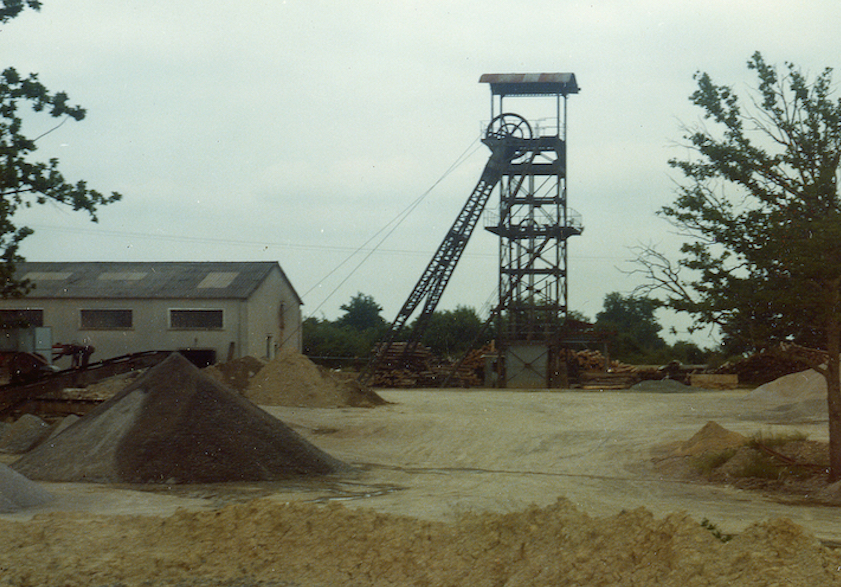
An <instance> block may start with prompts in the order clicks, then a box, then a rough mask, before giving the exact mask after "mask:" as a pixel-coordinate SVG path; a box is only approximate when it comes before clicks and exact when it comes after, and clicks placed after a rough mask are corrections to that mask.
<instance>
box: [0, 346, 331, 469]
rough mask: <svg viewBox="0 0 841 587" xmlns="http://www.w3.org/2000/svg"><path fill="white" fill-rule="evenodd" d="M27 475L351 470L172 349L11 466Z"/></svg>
mask: <svg viewBox="0 0 841 587" xmlns="http://www.w3.org/2000/svg"><path fill="white" fill-rule="evenodd" d="M12 467H13V468H14V469H15V470H17V471H18V472H20V473H22V474H24V475H26V476H27V477H29V478H30V479H37V480H44V481H94V482H105V483H120V482H122V483H211V482H224V481H266V480H273V479H280V478H284V477H289V476H295V475H316V474H328V473H334V472H337V471H341V470H343V469H345V466H344V465H343V464H342V463H341V462H339V461H337V460H336V459H334V458H332V457H330V456H329V455H327V454H325V453H323V452H322V451H320V450H319V449H317V448H316V447H315V446H313V445H312V444H310V443H309V442H307V441H306V440H304V439H303V438H302V437H300V436H299V435H298V434H297V433H296V432H294V431H293V430H292V429H291V428H290V427H288V426H287V425H286V424H284V423H283V422H281V421H280V420H277V419H276V418H274V417H273V416H271V415H269V414H268V413H266V412H265V411H263V410H261V409H260V408H258V407H257V406H255V405H254V404H252V403H250V402H249V401H247V400H245V399H244V398H243V397H241V396H240V395H238V394H237V393H235V392H233V391H231V390H230V389H228V388H227V387H225V386H224V385H222V384H220V383H219V382H217V381H216V380H214V379H213V378H211V377H209V376H207V375H205V374H204V373H202V372H201V371H200V370H199V369H197V368H196V367H195V366H193V365H192V364H191V363H190V362H189V361H187V360H186V359H185V358H184V357H182V356H181V355H179V354H177V353H174V354H172V355H171V356H170V357H169V358H167V359H166V360H165V361H163V362H162V363H160V364H158V365H156V366H155V367H153V368H151V369H149V370H148V371H147V372H146V373H145V374H144V375H142V376H141V377H139V378H138V379H137V380H135V381H134V382H133V383H132V384H131V385H129V386H128V387H127V388H126V389H124V390H123V391H121V392H120V393H118V394H117V395H115V396H114V397H113V398H111V399H110V400H109V401H107V402H105V403H103V404H101V405H99V406H98V407H97V408H96V409H95V410H93V411H91V412H90V413H88V414H87V415H86V416H84V417H83V418H81V419H80V420H78V421H77V422H75V423H74V424H72V425H70V426H69V427H68V428H66V429H65V430H64V431H63V432H61V433H60V434H58V435H56V436H55V437H53V438H51V439H50V440H49V441H48V442H45V443H43V444H41V445H40V446H38V447H37V448H35V449H34V450H33V451H31V452H29V453H28V454H26V455H24V456H23V457H22V458H20V459H19V460H17V461H16V462H14V463H13V464H12Z"/></svg>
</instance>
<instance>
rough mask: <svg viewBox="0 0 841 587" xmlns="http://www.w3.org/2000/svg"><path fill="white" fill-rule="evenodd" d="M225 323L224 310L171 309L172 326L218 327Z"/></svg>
mask: <svg viewBox="0 0 841 587" xmlns="http://www.w3.org/2000/svg"><path fill="white" fill-rule="evenodd" d="M223 325H224V322H223V315H222V310H205V309H178V310H170V311H169V327H170V328H186V329H194V330H205V329H218V328H222V327H223Z"/></svg>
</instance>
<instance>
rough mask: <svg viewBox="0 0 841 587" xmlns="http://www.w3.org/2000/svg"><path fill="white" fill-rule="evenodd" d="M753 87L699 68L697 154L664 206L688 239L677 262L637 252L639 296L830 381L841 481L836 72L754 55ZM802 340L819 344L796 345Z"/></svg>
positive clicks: (840, 118)
mask: <svg viewBox="0 0 841 587" xmlns="http://www.w3.org/2000/svg"><path fill="white" fill-rule="evenodd" d="M747 65H748V69H750V70H751V71H753V72H755V74H756V76H757V82H758V85H757V87H756V88H755V89H754V90H753V91H751V92H749V95H748V97H747V99H745V100H742V99H740V98H739V96H738V95H737V94H736V92H735V91H734V90H733V89H732V88H731V87H729V86H724V85H716V84H715V83H713V81H712V79H710V76H709V75H707V74H706V73H698V74H696V76H695V80H696V81H697V84H698V89H697V90H696V91H695V92H694V93H693V94H692V96H691V100H692V102H693V103H694V104H695V105H697V106H698V107H699V108H701V110H702V111H703V116H704V123H699V124H698V125H696V126H694V127H692V128H687V129H686V131H687V132H686V134H685V136H684V139H685V144H686V146H687V147H688V148H689V150H690V152H691V153H693V155H692V156H690V157H689V158H687V159H675V160H672V161H671V162H670V164H671V166H672V167H674V168H675V169H677V170H679V171H680V172H681V173H682V175H683V176H684V179H683V184H682V186H681V187H680V188H679V190H678V197H677V200H676V201H675V202H674V204H673V205H671V206H667V207H665V208H663V209H662V210H661V211H660V214H661V215H662V216H663V217H664V218H666V219H667V220H668V221H669V222H671V223H672V224H673V225H674V226H675V227H676V228H677V230H678V231H679V233H680V234H682V235H684V236H685V238H686V239H687V240H686V242H685V243H684V244H683V246H682V247H681V257H680V259H679V261H678V262H677V264H676V265H673V264H672V263H671V262H670V261H669V259H668V258H667V257H666V256H665V255H664V254H662V253H660V252H658V251H656V250H654V249H652V248H644V249H643V250H641V251H640V254H639V257H638V262H639V266H640V267H641V269H640V271H641V272H643V273H644V274H646V276H647V278H648V285H647V286H646V288H645V289H644V290H643V293H645V294H653V295H658V296H659V299H660V301H661V302H662V303H663V304H664V305H665V306H666V307H669V308H672V309H674V310H677V311H681V312H688V313H690V314H692V315H693V317H694V318H695V319H696V321H697V322H698V324H700V325H710V324H714V325H717V326H718V327H719V328H720V329H721V331H722V332H723V334H724V335H725V343H726V346H727V347H728V348H727V350H729V351H730V352H743V351H755V350H761V349H764V348H768V347H771V346H776V345H779V344H780V343H785V344H787V345H788V348H790V349H794V351H796V352H799V353H800V354H801V355H803V356H804V357H805V358H806V359H808V360H809V362H810V364H811V366H813V367H814V368H815V369H817V370H818V371H820V372H821V373H822V374H823V376H824V377H825V378H826V382H827V386H828V407H829V422H830V423H829V436H830V459H831V474H830V479H831V480H833V481H835V480H838V479H840V478H841V383H839V354H841V200H839V195H838V171H839V169H838V168H839V161H841V99H839V98H837V97H834V96H833V94H834V90H835V87H834V85H833V82H832V71H831V70H830V69H825V70H824V71H823V72H821V73H820V74H818V75H817V76H815V77H814V78H812V79H810V78H809V77H807V75H805V74H804V73H802V72H801V70H800V69H799V68H797V67H796V66H794V65H792V64H786V66H785V67H784V68H783V69H782V70H779V69H778V68H776V67H773V66H771V65H769V64H767V63H766V62H765V60H764V59H763V57H762V55H760V54H759V53H755V54H754V55H753V56H752V57H751V59H750V60H749V61H748V64H747ZM791 343H794V344H796V345H799V347H810V348H811V349H815V350H817V351H821V352H808V353H805V354H804V353H803V352H802V348H798V347H794V346H792V344H791Z"/></svg>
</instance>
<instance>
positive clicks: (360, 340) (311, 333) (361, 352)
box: [302, 317, 373, 360]
mask: <svg viewBox="0 0 841 587" xmlns="http://www.w3.org/2000/svg"><path fill="white" fill-rule="evenodd" d="M302 327H303V352H304V354H305V355H307V356H308V357H310V358H313V359H321V360H323V359H324V358H333V359H349V358H355V357H366V356H367V355H368V354H369V353H370V351H371V345H372V344H373V342H372V340H371V337H369V336H366V334H365V333H364V332H360V331H357V330H354V329H352V328H349V327H346V326H344V327H343V326H339V325H338V324H336V323H335V322H331V321H330V320H319V319H318V318H313V317H310V318H307V319H306V320H304V322H303V324H302Z"/></svg>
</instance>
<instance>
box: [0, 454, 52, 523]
mask: <svg viewBox="0 0 841 587" xmlns="http://www.w3.org/2000/svg"><path fill="white" fill-rule="evenodd" d="M52 498H53V497H52V496H51V495H50V494H49V493H48V492H47V491H46V490H44V489H41V487H39V486H38V484H37V483H33V482H32V481H30V480H29V479H27V478H26V477H24V476H23V475H21V474H20V473H17V472H16V471H13V470H12V469H11V468H9V467H7V466H6V465H3V464H0V513H3V514H8V513H11V512H16V511H18V510H22V509H25V508H31V507H36V506H39V505H42V504H45V503H47V502H48V501H50V500H52Z"/></svg>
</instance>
